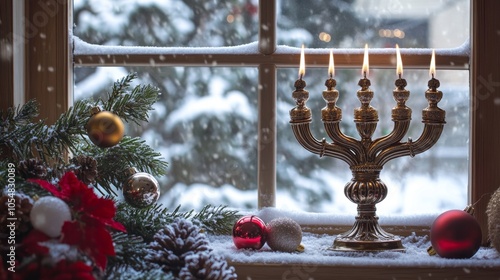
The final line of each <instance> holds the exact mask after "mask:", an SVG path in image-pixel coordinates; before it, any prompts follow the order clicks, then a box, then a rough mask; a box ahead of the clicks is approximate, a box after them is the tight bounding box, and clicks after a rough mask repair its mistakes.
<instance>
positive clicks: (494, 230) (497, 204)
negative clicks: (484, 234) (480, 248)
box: [486, 188, 500, 252]
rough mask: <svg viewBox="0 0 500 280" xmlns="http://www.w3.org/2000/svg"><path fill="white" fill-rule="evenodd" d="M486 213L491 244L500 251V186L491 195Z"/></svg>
mask: <svg viewBox="0 0 500 280" xmlns="http://www.w3.org/2000/svg"><path fill="white" fill-rule="evenodd" d="M486 214H487V216H488V232H489V238H490V240H491V245H492V246H493V247H494V248H495V249H496V250H497V251H498V252H500V188H499V189H497V190H496V191H495V193H493V195H492V196H491V199H490V201H489V202H488V208H487V210H486Z"/></svg>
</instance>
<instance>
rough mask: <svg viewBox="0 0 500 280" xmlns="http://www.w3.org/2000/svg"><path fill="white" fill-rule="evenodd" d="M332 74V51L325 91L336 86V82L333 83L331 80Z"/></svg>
mask: <svg viewBox="0 0 500 280" xmlns="http://www.w3.org/2000/svg"><path fill="white" fill-rule="evenodd" d="M334 74H335V66H334V64H333V50H330V63H329V64H328V76H329V77H330V78H329V79H327V80H326V82H325V86H326V88H327V91H331V90H334V89H335V86H336V85H337V81H335V79H334V78H333V75H334ZM323 95H324V94H323Z"/></svg>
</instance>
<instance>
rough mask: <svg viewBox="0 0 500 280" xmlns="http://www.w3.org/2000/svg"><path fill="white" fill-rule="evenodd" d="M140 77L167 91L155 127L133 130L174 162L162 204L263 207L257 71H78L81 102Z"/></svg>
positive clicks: (163, 181)
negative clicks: (120, 81)
mask: <svg viewBox="0 0 500 280" xmlns="http://www.w3.org/2000/svg"><path fill="white" fill-rule="evenodd" d="M129 71H134V72H137V73H138V74H139V76H140V78H139V79H137V80H136V82H138V83H141V84H152V85H154V86H157V87H159V88H160V89H161V92H162V94H161V96H160V100H159V101H158V102H156V103H155V105H154V108H155V110H154V111H152V112H151V114H150V118H149V122H147V123H143V124H142V125H141V126H137V125H135V124H130V126H128V127H127V128H126V135H129V136H134V137H135V136H138V137H141V138H142V139H144V140H146V141H147V143H148V144H149V145H150V146H151V147H152V148H153V149H155V150H156V151H157V152H160V153H161V154H162V155H163V157H164V158H165V159H166V161H167V162H168V163H169V167H168V169H167V175H166V176H164V177H163V178H158V180H159V182H160V184H161V191H162V197H161V201H162V202H163V203H164V204H165V205H166V206H168V207H170V208H172V207H176V206H178V205H179V204H182V206H183V209H201V208H202V207H203V206H204V205H207V204H212V205H228V206H230V207H235V208H240V209H245V208H253V209H255V208H257V171H256V170H257V166H256V165H257V113H256V112H257V111H256V110H257V87H258V84H257V82H256V81H257V69H255V68H219V67H217V68H215V67H214V68H208V67H197V68H188V67H185V68H184V67H157V68H153V67H136V68H111V67H100V68H76V69H75V76H76V77H75V81H76V87H75V95H76V96H75V99H76V100H78V99H80V98H88V97H90V96H96V95H98V94H102V93H105V92H107V91H109V90H110V88H111V86H112V83H113V82H114V81H115V80H117V79H120V78H121V77H123V76H124V75H126V73H127V72H129Z"/></svg>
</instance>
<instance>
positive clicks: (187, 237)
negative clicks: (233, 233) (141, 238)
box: [146, 218, 209, 276]
mask: <svg viewBox="0 0 500 280" xmlns="http://www.w3.org/2000/svg"><path fill="white" fill-rule="evenodd" d="M153 238H154V241H153V242H151V243H150V246H149V247H150V248H149V250H148V251H149V252H148V255H146V260H148V261H149V262H151V263H154V264H157V265H159V266H160V267H161V268H162V269H163V271H165V272H172V273H173V274H174V276H177V275H178V273H179V271H180V270H181V269H182V268H183V267H184V266H185V262H186V257H187V256H189V255H191V254H197V253H201V252H204V251H208V250H209V246H208V241H207V239H206V237H205V235H204V234H202V233H200V228H198V227H197V226H195V225H193V223H191V222H190V221H188V220H186V219H180V218H178V219H175V220H174V221H173V222H172V224H170V225H167V226H166V227H165V228H163V229H161V230H160V231H158V232H157V233H156V234H155V235H154V237H153Z"/></svg>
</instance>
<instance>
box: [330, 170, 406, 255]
mask: <svg viewBox="0 0 500 280" xmlns="http://www.w3.org/2000/svg"><path fill="white" fill-rule="evenodd" d="M351 169H352V174H353V178H352V179H351V181H350V182H349V183H347V185H346V186H345V188H344V193H345V195H346V196H347V198H349V200H351V201H352V202H354V203H356V204H357V205H358V215H357V216H356V221H355V223H354V225H353V227H352V228H351V230H349V231H348V232H346V233H343V234H341V235H339V236H337V238H335V241H334V243H333V247H332V249H333V250H337V251H380V250H393V251H404V247H403V245H402V244H401V240H400V239H399V238H398V237H396V236H394V235H392V234H390V233H387V232H386V231H384V230H383V229H382V228H381V227H380V225H379V224H378V217H377V215H376V210H377V209H376V207H375V205H376V204H377V203H379V202H381V201H382V200H384V199H385V197H386V196H387V186H386V185H385V184H384V183H383V182H382V181H381V180H380V178H379V174H380V170H381V169H382V167H380V166H375V165H359V166H355V167H353V168H351Z"/></svg>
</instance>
